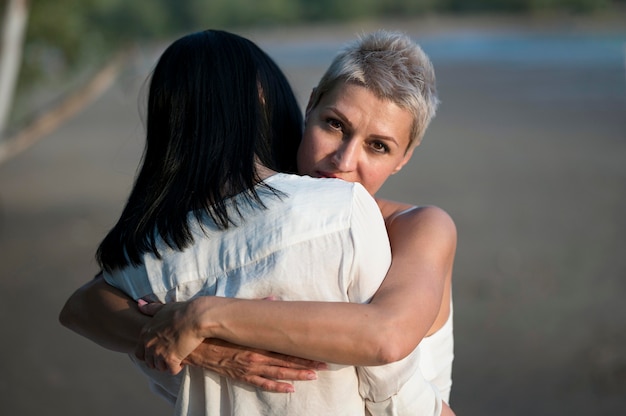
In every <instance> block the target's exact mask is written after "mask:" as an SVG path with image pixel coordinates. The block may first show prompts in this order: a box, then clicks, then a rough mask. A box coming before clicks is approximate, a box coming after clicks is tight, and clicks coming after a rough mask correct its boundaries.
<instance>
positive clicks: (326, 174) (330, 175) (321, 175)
mask: <svg viewBox="0 0 626 416" xmlns="http://www.w3.org/2000/svg"><path fill="white" fill-rule="evenodd" d="M315 174H316V176H317V177H318V178H333V179H341V178H340V177H339V176H338V175H336V174H334V173H331V172H323V171H319V170H318V171H315Z"/></svg>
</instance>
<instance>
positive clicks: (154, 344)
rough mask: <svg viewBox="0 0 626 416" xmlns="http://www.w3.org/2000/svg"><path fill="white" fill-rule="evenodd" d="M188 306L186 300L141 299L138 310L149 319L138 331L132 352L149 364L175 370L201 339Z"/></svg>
mask: <svg viewBox="0 0 626 416" xmlns="http://www.w3.org/2000/svg"><path fill="white" fill-rule="evenodd" d="M188 309H189V302H173V303H167V304H160V303H150V304H146V303H145V302H140V303H139V310H140V311H141V312H142V313H144V314H146V315H150V316H152V319H151V320H150V322H148V323H147V324H146V325H145V326H144V327H143V329H142V331H141V335H140V339H139V343H138V345H137V349H136V350H135V356H136V357H137V358H138V359H140V360H142V361H144V362H145V363H146V365H147V366H148V367H149V368H153V369H157V370H159V371H168V372H169V373H170V374H174V375H175V374H178V373H179V372H180V371H181V370H182V368H183V363H182V361H183V360H184V359H185V358H186V357H187V356H188V355H189V354H190V353H191V352H192V351H193V350H195V349H196V348H197V347H198V345H200V344H201V343H202V341H204V338H203V337H201V336H199V335H198V334H197V331H196V330H195V328H196V327H197V326H196V323H195V321H194V319H193V314H191V313H188Z"/></svg>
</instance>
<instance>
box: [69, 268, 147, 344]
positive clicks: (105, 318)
mask: <svg viewBox="0 0 626 416" xmlns="http://www.w3.org/2000/svg"><path fill="white" fill-rule="evenodd" d="M150 319H151V318H150V317H148V316H146V315H144V314H142V313H141V312H140V311H139V309H138V307H137V303H136V302H135V301H134V300H133V299H131V298H130V297H128V296H126V295H125V294H124V293H123V292H122V291H120V290H118V289H116V288H114V287H113V286H111V285H109V284H107V283H106V282H105V280H104V279H103V278H102V276H101V274H99V275H98V276H96V278H94V279H92V280H91V281H89V282H87V283H86V284H84V285H83V286H81V287H80V288H79V289H78V290H76V292H74V293H73V294H72V295H71V296H70V298H69V299H68V300H67V302H66V303H65V305H64V306H63V309H62V310H61V313H60V315H59V321H60V322H61V324H62V325H63V326H65V327H67V328H69V329H71V330H72V331H74V332H76V333H78V334H79V335H82V336H84V337H85V338H88V339H90V340H92V341H93V342H95V343H97V344H98V345H100V346H102V347H104V348H107V349H110V350H113V351H118V352H124V353H132V352H133V351H135V348H136V346H137V341H138V340H139V334H140V333H141V329H142V328H143V326H144V325H145V324H146V323H148V322H149V321H150Z"/></svg>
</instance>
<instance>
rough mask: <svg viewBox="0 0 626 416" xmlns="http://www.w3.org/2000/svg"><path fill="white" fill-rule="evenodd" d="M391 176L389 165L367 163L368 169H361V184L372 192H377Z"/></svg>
mask: <svg viewBox="0 0 626 416" xmlns="http://www.w3.org/2000/svg"><path fill="white" fill-rule="evenodd" d="M389 176H391V171H390V170H389V167H388V166H380V165H377V164H369V165H367V169H366V170H364V171H361V184H362V185H363V186H365V188H366V189H367V190H368V191H369V192H370V193H371V194H375V193H376V192H377V191H378V190H379V189H380V188H381V187H382V186H383V184H384V183H385V181H386V180H387V179H388V178H389Z"/></svg>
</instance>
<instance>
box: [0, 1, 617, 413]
mask: <svg viewBox="0 0 626 416" xmlns="http://www.w3.org/2000/svg"><path fill="white" fill-rule="evenodd" d="M0 6H1V10H2V12H3V16H2V18H3V24H2V46H1V48H0V293H2V295H3V301H2V302H0V330H1V332H2V342H1V343H0V403H2V408H3V414H7V415H26V416H29V415H39V414H49V415H84V414H86V413H89V414H90V415H92V416H96V415H111V414H122V415H126V414H129V415H130V414H142V413H143V414H153V415H155V416H156V415H167V414H170V413H171V412H170V409H169V408H168V407H167V405H166V404H165V403H164V402H162V401H161V399H159V398H157V397H156V396H153V395H152V394H151V393H150V392H149V391H148V388H147V384H146V382H145V380H144V378H143V376H142V375H141V374H139V373H138V372H137V371H135V369H134V368H132V366H131V364H130V362H129V360H128V358H127V357H126V356H123V355H121V354H117V353H113V352H109V351H106V350H104V349H102V348H100V347H99V346H97V345H95V344H92V343H91V342H89V341H87V340H85V339H83V338H81V337H79V336H78V335H75V334H74V333H72V332H70V331H69V330H66V329H65V328H63V327H61V326H60V325H59V324H58V321H57V316H58V313H59V311H60V309H61V307H62V305H63V303H64V302H65V300H66V299H67V298H68V297H69V295H70V294H71V293H72V292H73V290H75V289H76V288H77V287H78V286H79V285H81V284H83V283H84V282H85V281H86V280H88V279H90V278H91V277H92V276H93V275H94V274H95V273H96V271H97V266H96V263H95V261H94V259H93V254H94V252H95V249H96V247H97V245H98V243H99V242H100V240H101V238H102V237H103V236H104V234H105V232H106V231H107V230H108V229H109V228H110V227H111V226H112V224H113V222H114V221H115V220H116V219H117V217H118V215H119V214H120V212H121V208H122V205H123V203H124V201H125V198H126V196H127V194H128V192H129V190H130V186H131V184H132V181H133V178H134V174H135V169H136V167H137V164H138V162H139V158H140V156H141V151H142V146H143V134H144V131H143V124H142V118H141V117H142V108H143V101H142V98H143V96H142V91H143V90H142V88H143V87H144V81H145V79H146V77H147V76H148V74H149V72H150V70H151V68H152V67H153V65H154V64H155V61H156V59H157V57H158V56H159V54H160V53H161V52H162V51H163V49H164V48H165V46H167V44H169V43H170V42H171V41H172V40H174V39H175V38H177V37H178V36H179V35H181V34H185V33H189V32H192V31H196V30H201V29H205V28H221V29H226V30H230V31H233V32H236V33H239V34H242V35H244V36H246V37H248V38H250V39H251V40H253V41H255V42H256V43H257V44H258V45H259V46H261V47H262V48H263V49H265V50H266V51H267V52H268V53H269V54H270V55H271V56H272V57H274V59H275V60H276V61H277V62H278V63H279V65H280V66H281V67H282V68H283V69H284V71H285V72H286V73H287V75H288V77H289V79H290V81H291V82H292V85H293V87H294V89H295V91H296V94H297V96H298V98H299V100H300V103H301V105H302V106H304V105H305V104H306V100H307V98H308V95H309V92H310V90H311V88H312V87H313V86H314V85H315V84H316V82H317V80H318V79H319V77H320V76H321V74H322V72H323V71H324V69H325V68H326V67H327V65H328V64H329V63H330V61H331V59H332V58H333V56H334V54H335V53H336V52H337V51H338V50H339V48H340V47H341V46H342V45H343V44H344V43H346V42H347V41H350V40H352V39H354V37H355V36H356V35H358V34H360V33H363V32H368V31H371V30H375V29H379V28H385V29H392V30H401V31H404V32H406V33H408V34H410V35H411V36H412V37H413V38H414V39H415V40H417V41H418V42H419V43H420V44H421V45H422V47H423V48H424V50H425V51H426V52H427V53H428V54H429V56H430V57H431V59H432V61H433V63H434V65H435V69H436V72H437V78H438V87H439V92H440V98H441V101H442V104H441V107H440V111H439V113H438V115H437V117H436V118H435V120H434V121H433V123H432V124H431V127H430V128H429V130H428V132H427V133H426V137H425V139H424V142H423V144H422V145H421V146H420V147H419V148H418V149H417V151H416V152H415V155H414V156H413V160H412V161H411V163H410V164H409V165H407V167H405V168H404V169H403V171H402V172H401V173H400V174H398V175H395V176H394V177H392V178H391V179H390V180H389V181H388V183H387V184H386V185H385V187H384V188H383V189H382V190H381V192H380V193H379V196H383V197H387V198H392V199H397V200H401V201H405V202H411V203H414V204H435V205H438V206H441V207H442V208H444V209H446V210H447V211H448V212H449V213H450V214H451V215H452V217H453V218H454V219H455V221H456V224H457V227H458V231H459V245H458V251H457V257H456V263H455V273H454V302H455V306H454V317H455V337H456V339H455V340H456V351H455V352H456V359H455V364H454V374H453V380H454V385H453V389H452V396H451V405H452V407H453V409H454V410H455V411H456V413H457V414H458V415H466V416H471V415H485V414H487V415H489V414H505V415H528V414H532V415H556V414H575V415H591V414H600V413H607V412H608V413H618V412H620V411H621V412H623V409H624V408H625V407H626V309H625V308H624V306H623V298H624V295H626V218H625V214H626V1H624V0H621V1H618V0H510V1H506V0H424V1H418V0H413V1H409V0H387V1H385V2H376V1H373V0H344V1H343V2H333V1H330V0H319V1H316V2H309V1H305V0H298V1H294V0H292V1H288V0H212V1H202V0H150V1H148V0H134V1H132V2H127V1H120V0H80V1H79V0H55V1H54V2H52V1H44V0H31V1H27V0H2V1H0Z"/></svg>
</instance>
